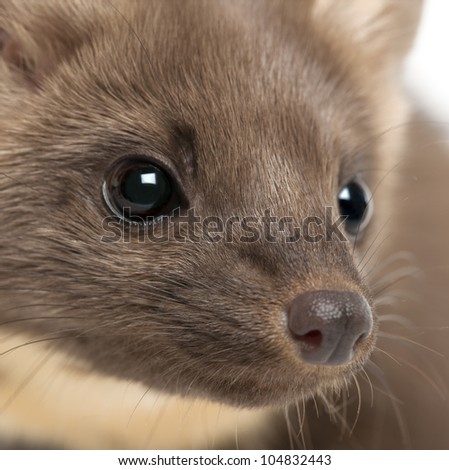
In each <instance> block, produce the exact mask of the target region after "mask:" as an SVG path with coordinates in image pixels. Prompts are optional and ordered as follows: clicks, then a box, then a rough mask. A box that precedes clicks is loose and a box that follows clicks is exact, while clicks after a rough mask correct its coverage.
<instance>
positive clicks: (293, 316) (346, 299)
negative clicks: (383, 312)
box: [287, 290, 373, 366]
mask: <svg viewBox="0 0 449 470" xmlns="http://www.w3.org/2000/svg"><path fill="white" fill-rule="evenodd" d="M287 314H288V328H289V330H290V333H291V336H292V337H293V338H294V340H295V341H296V342H297V344H298V346H299V353H300V355H301V358H302V360H303V361H305V362H306V363H309V364H321V365H327V366H338V365H344V364H347V363H349V362H350V361H351V359H352V358H353V357H354V354H355V353H356V351H357V349H358V348H359V347H360V345H361V343H363V340H364V339H365V338H366V337H368V336H369V335H370V333H371V330H372V325H373V320H372V311H371V308H370V306H369V304H368V302H367V300H366V299H365V297H363V296H362V295H361V294H359V293H357V292H352V291H331V290H318V291H310V292H306V293H303V294H301V295H299V296H297V297H296V298H295V299H294V300H293V302H292V303H291V304H290V306H289V308H288V312H287Z"/></svg>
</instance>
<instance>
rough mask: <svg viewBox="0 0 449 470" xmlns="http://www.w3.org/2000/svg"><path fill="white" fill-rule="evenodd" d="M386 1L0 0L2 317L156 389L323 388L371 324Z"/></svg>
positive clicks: (265, 398)
mask: <svg viewBox="0 0 449 470" xmlns="http://www.w3.org/2000/svg"><path fill="white" fill-rule="evenodd" d="M397 3H398V5H397V6H395V7H394V8H390V7H389V6H388V2H386V1H385V2H384V1H380V2H377V4H376V5H377V6H369V7H367V6H366V5H365V2H356V1H350V2H347V3H345V6H341V4H340V6H339V8H338V9H337V10H336V7H335V6H333V5H332V4H331V2H327V1H324V0H322V1H316V2H313V1H310V2H306V1H297V2H288V1H286V2H276V3H272V2H252V1H246V2H244V1H233V2H220V1H217V2H201V1H188V2H183V4H182V7H181V5H180V3H179V2H176V1H164V2H162V1H151V2H148V1H145V2H143V1H135V2H133V3H132V6H130V5H129V2H122V1H117V2H113V3H108V2H99V1H77V2H72V3H70V4H68V3H67V4H66V3H64V2H60V1H56V0H52V1H50V0H45V1H43V2H32V3H31V5H29V4H28V2H27V5H26V7H25V5H24V2H10V1H2V2H0V27H1V28H2V36H1V44H2V48H1V51H2V52H1V55H2V69H1V74H2V75H1V76H2V78H1V89H0V99H1V109H2V111H1V117H0V119H1V121H2V124H1V126H0V127H1V131H0V133H1V141H2V146H1V149H0V171H1V174H2V175H3V177H2V178H1V182H0V191H1V194H2V197H1V201H0V205H1V219H2V246H1V248H0V258H1V260H2V261H1V262H2V266H3V269H4V271H3V274H2V278H1V279H0V283H1V293H0V299H1V304H2V309H3V312H2V316H3V317H5V320H7V321H11V327H14V328H16V329H18V330H25V331H33V332H36V333H38V334H42V335H44V336H43V338H47V339H49V342H50V343H51V344H52V346H55V347H58V348H65V349H67V350H69V351H70V352H71V353H73V354H75V355H77V356H78V357H80V358H84V359H86V360H87V361H88V362H89V363H90V364H91V365H92V366H93V367H94V368H97V369H98V370H102V371H105V372H108V373H112V374H116V375H118V376H120V377H124V378H130V379H133V380H136V381H140V382H143V383H145V384H148V385H152V386H154V387H158V388H160V389H162V390H166V391H169V392H174V393H181V394H192V395H195V396H207V397H209V398H211V399H214V400H220V401H225V402H230V403H232V404H238V405H244V406H260V405H279V404H285V403H288V402H290V401H294V400H295V399H297V397H298V396H301V397H302V396H310V395H312V394H314V393H317V392H318V391H320V392H322V391H326V390H333V389H336V388H339V387H340V386H341V384H342V383H344V381H345V380H347V379H348V378H350V377H351V376H352V375H353V374H354V373H355V372H356V371H357V370H358V369H359V368H360V367H361V365H362V364H363V363H364V361H365V360H366V359H367V357H368V356H369V354H370V352H371V350H372V348H373V345H374V342H375V336H376V328H377V327H376V314H375V311H374V308H373V299H372V296H371V294H370V290H369V285H368V284H369V283H368V282H367V280H366V279H365V278H364V272H363V267H364V261H366V260H367V259H368V260H369V254H368V256H367V249H368V248H369V247H370V244H371V243H372V242H373V240H374V239H375V237H376V233H377V230H378V229H379V227H380V225H381V224H382V223H383V222H384V220H385V217H386V216H387V215H388V211H387V210H386V206H387V205H388V204H387V203H386V202H385V201H388V195H387V191H384V189H383V187H381V190H379V191H377V190H376V188H377V186H378V185H379V184H380V181H381V179H382V178H383V176H384V174H383V173H382V172H380V174H379V173H376V172H373V171H369V170H370V169H372V168H375V167H382V166H383V165H385V167H386V168H390V167H391V166H393V165H394V162H395V161H396V159H397V158H398V155H399V154H400V149H401V142H402V141H401V137H400V136H398V133H395V135H394V136H391V135H388V136H382V133H383V131H384V130H385V129H387V128H388V127H389V126H391V125H393V124H394V123H399V122H401V121H402V120H403V119H404V118H405V116H406V112H407V111H406V106H405V105H404V103H403V102H402V98H401V96H400V94H399V93H398V90H397V84H396V80H395V71H396V68H397V64H398V63H399V60H400V57H401V55H402V54H403V52H404V51H405V50H406V48H407V45H408V43H409V42H410V41H411V38H412V35H413V29H414V25H415V23H416V17H417V11H418V7H416V8H409V5H407V11H403V10H405V7H402V6H400V5H399V4H400V3H401V2H397ZM25 8H26V13H25ZM354 12H358V15H353V13H354ZM355 18H357V19H355ZM347 20H348V21H349V22H348V21H347ZM362 20H363V21H362ZM365 20H370V22H366V21H365ZM367 24H372V25H373V26H372V27H371V26H366V25H367ZM392 25H394V26H395V28H397V29H401V31H402V34H401V38H402V40H401V41H396V42H395V46H394V47H391V46H390V43H389V39H390V37H389V34H390V32H391V30H392V28H391V26H392ZM379 30H380V32H381V33H383V35H382V34H380V33H379ZM370 192H371V193H373V195H374V197H373V198H372V197H371V194H370ZM373 201H374V204H375V206H374V210H373ZM131 209H132V210H131ZM192 211H193V212H192ZM131 212H132V213H131ZM371 213H372V214H371ZM192 214H193V215H194V217H196V218H197V219H199V220H197V219H192V218H191V216H192ZM133 215H134V218H133ZM340 215H345V216H347V217H348V218H347V220H346V222H344V223H341V224H339V223H338V222H339V217H340ZM371 215H372V218H371ZM147 216H148V217H150V220H146V217H147ZM161 216H167V217H170V220H169V221H168V222H167V220H165V221H164V220H163V219H161V218H160V217H161ZM136 217H137V218H136ZM286 218H288V219H286ZM144 219H145V220H144ZM230 220H231V222H229V221H230ZM205 221H207V223H208V224H209V222H210V221H215V222H216V223H218V230H217V232H219V233H218V235H220V236H219V238H218V239H217V238H216V237H214V236H215V235H217V233H215V232H214V234H213V235H214V236H212V235H211V232H210V231H205V230H204V227H205ZM217 221H218V222H217ZM280 221H283V222H282V223H281V222H280ZM286 221H287V222H288V223H287V222H286ZM305 221H306V223H305ZM166 222H167V223H166ZM340 222H341V221H340ZM195 224H197V225H195ZM220 224H221V225H220ZM245 224H246V225H245ZM270 224H271V225H270ZM267 226H270V227H272V230H273V231H272V232H270V233H268V235H267ZM292 226H295V227H296V228H298V227H300V228H302V229H304V227H305V228H306V231H305V232H304V230H302V231H301V232H300V234H299V236H297V237H295V236H293V240H292V238H291V237H292V234H293V235H295V234H296V233H297V232H291V227H292ZM198 227H200V230H199V232H198V230H197V231H195V230H196V229H197V228H198ZM208 227H209V226H208ZM213 227H216V225H213ZM220 227H222V228H221V230H220ZM287 228H288V230H287ZM149 229H151V233H152V234H153V238H152V239H149V238H148V237H147V232H148V230H149ZM309 229H310V230H311V232H308V230H309ZM337 229H338V230H337ZM206 232H207V233H206ZM142 233H144V237H143V239H142ZM192 233H194V235H195V236H194V237H192V236H191V235H192ZM286 233H287V235H288V236H286ZM339 235H344V236H339ZM270 237H271V238H270Z"/></svg>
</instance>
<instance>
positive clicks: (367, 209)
mask: <svg viewBox="0 0 449 470" xmlns="http://www.w3.org/2000/svg"><path fill="white" fill-rule="evenodd" d="M338 204H339V206H340V213H341V215H346V216H347V219H346V222H345V228H346V231H347V232H348V234H349V235H351V236H353V237H357V236H358V235H359V234H361V233H362V231H363V230H364V229H365V228H366V226H367V225H368V223H369V221H370V219H371V215H372V212H373V203H372V197H371V192H370V190H369V189H368V188H367V187H366V186H365V184H363V183H362V182H361V181H358V180H354V181H351V182H350V183H348V184H347V185H346V186H344V187H343V188H341V190H340V192H339V193H338Z"/></svg>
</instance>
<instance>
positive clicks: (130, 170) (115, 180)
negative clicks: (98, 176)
mask: <svg viewBox="0 0 449 470" xmlns="http://www.w3.org/2000/svg"><path fill="white" fill-rule="evenodd" d="M178 194H179V192H178V191H177V188H176V184H175V183H174V181H173V179H172V178H171V176H170V175H169V174H168V173H167V172H166V171H165V170H163V169H162V168H160V167H159V166H158V165H155V164H153V163H150V162H148V160H145V159H144V158H143V157H128V158H126V159H124V160H121V161H120V162H118V163H117V164H116V165H115V166H114V167H113V168H112V169H111V171H109V173H108V174H107V175H106V178H105V181H104V184H103V197H104V200H105V202H106V204H107V205H108V207H109V208H110V209H111V211H112V212H114V214H116V215H117V216H119V217H121V218H125V219H128V220H131V221H133V220H141V219H136V218H137V217H140V218H146V217H155V218H156V217H160V216H162V215H169V214H170V213H171V212H172V211H173V209H175V208H176V207H178V206H179V205H180V197H179V196H178Z"/></svg>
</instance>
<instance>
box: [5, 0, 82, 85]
mask: <svg viewBox="0 0 449 470" xmlns="http://www.w3.org/2000/svg"><path fill="white" fill-rule="evenodd" d="M57 3H58V2H55V1H54V0H45V1H42V2H41V1H37V0H26V1H25V0H0V66H1V67H2V69H3V70H5V68H6V70H7V71H8V72H9V73H8V75H9V78H11V79H13V80H14V81H16V84H17V82H19V83H20V84H23V85H26V86H29V87H32V88H38V87H39V85H40V83H41V80H42V79H43V78H44V77H45V76H47V75H48V74H50V73H51V72H52V70H53V69H54V68H55V67H56V66H57V65H58V64H59V63H60V62H61V61H62V60H64V59H66V58H68V57H70V55H71V54H73V52H74V51H75V50H76V48H77V47H78V46H79V45H80V43H81V38H82V33H83V31H81V30H80V28H79V27H78V25H79V24H80V23H79V19H78V18H76V16H77V15H76V13H74V12H75V10H76V9H75V8H72V7H73V5H71V4H72V3H77V2H76V1H75V2H67V5H66V7H64V8H61V6H60V5H59V6H58V5H57ZM71 20H72V21H71ZM81 25H83V23H81ZM2 75H5V74H2ZM0 78H1V79H4V77H0Z"/></svg>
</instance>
